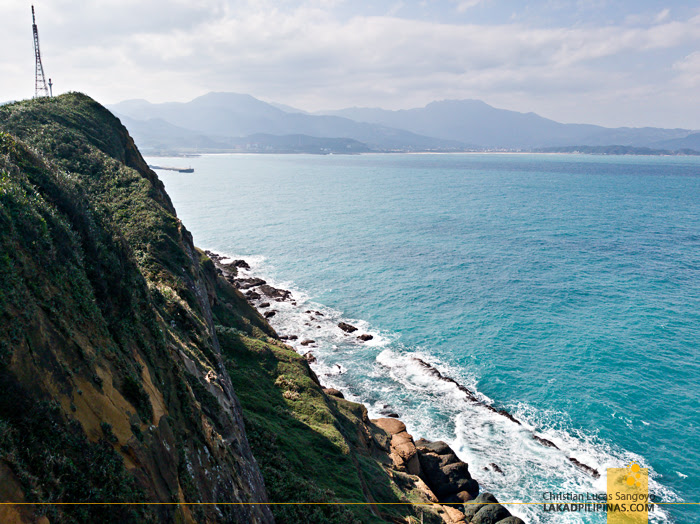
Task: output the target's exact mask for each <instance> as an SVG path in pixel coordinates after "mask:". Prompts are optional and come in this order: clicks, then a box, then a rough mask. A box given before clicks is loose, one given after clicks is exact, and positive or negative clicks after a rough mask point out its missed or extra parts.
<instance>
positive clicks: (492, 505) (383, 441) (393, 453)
mask: <svg viewBox="0 0 700 524" xmlns="http://www.w3.org/2000/svg"><path fill="white" fill-rule="evenodd" d="M204 252H205V254H206V255H207V256H208V257H209V258H210V259H211V260H212V262H213V263H214V266H215V267H216V270H217V273H218V274H219V276H221V277H223V278H224V279H225V280H227V281H228V282H229V283H230V284H232V285H233V286H234V287H236V288H238V290H239V291H240V292H241V293H242V294H243V296H244V297H245V298H246V300H247V301H248V302H249V304H250V305H251V306H252V307H253V308H255V309H256V310H257V311H258V312H259V314H260V315H261V316H262V317H263V318H265V319H266V320H267V321H268V322H271V321H272V327H273V328H275V326H274V320H273V319H274V317H275V316H276V310H275V309H273V308H274V306H275V304H280V303H289V304H291V305H292V306H297V305H298V304H297V301H296V300H295V297H294V294H293V292H292V291H289V290H287V289H282V288H278V287H273V286H272V285H270V284H269V283H268V282H267V281H266V280H264V279H263V278H261V277H260V276H258V275H256V274H254V273H253V272H251V267H250V265H249V264H248V263H247V262H246V261H245V260H243V259H234V258H232V257H229V256H227V255H223V254H219V253H216V252H213V251H211V250H205V251H204ZM305 313H306V314H309V315H310V316H311V319H314V320H318V318H319V317H324V316H325V315H324V314H323V313H322V312H321V311H315V310H307V311H305ZM319 327H320V326H319ZM338 328H339V329H340V330H341V331H342V332H344V334H345V335H346V336H347V337H355V338H356V340H357V343H358V344H363V343H365V342H370V341H372V340H373V339H374V336H373V335H371V334H369V333H364V332H363V331H362V330H361V329H359V328H358V327H356V326H354V325H352V324H349V323H347V322H343V321H341V322H339V323H338ZM275 331H276V330H275ZM277 336H278V340H279V342H280V343H282V344H284V345H285V346H286V347H287V348H289V349H292V350H293V351H295V352H296V353H298V354H300V355H302V356H303V357H304V359H305V361H306V362H307V364H308V366H309V370H310V372H311V373H312V378H313V379H314V381H315V382H316V383H317V384H318V385H319V386H320V387H321V388H322V390H323V392H324V394H325V395H327V396H328V397H333V398H335V399H341V400H346V399H345V395H344V393H343V392H342V391H340V390H339V389H336V388H335V387H332V386H331V385H329V384H328V383H327V382H326V379H327V378H328V377H330V376H332V374H331V373H328V372H327V371H328V370H327V369H324V368H323V367H322V366H319V361H318V359H317V357H316V355H314V353H313V351H314V348H316V347H317V345H316V341H315V340H313V339H302V338H300V337H299V336H298V335H296V334H293V333H285V334H279V333H278V334H277ZM413 358H414V359H415V361H416V362H417V363H418V364H419V365H420V366H422V367H424V368H425V369H426V370H427V371H428V372H429V373H430V374H431V375H433V376H435V377H437V378H438V379H439V380H441V381H444V382H448V383H452V384H454V385H456V386H457V387H458V388H459V389H460V390H461V391H463V392H464V393H465V394H466V397H467V400H468V401H470V402H473V403H476V404H479V405H481V406H483V407H485V408H486V409H489V410H490V411H492V412H494V413H497V414H499V415H501V416H504V417H506V418H508V419H509V420H511V421H513V422H516V423H517V424H520V422H519V421H517V419H515V417H513V416H512V415H511V414H510V413H508V412H507V411H506V410H504V409H497V408H494V407H493V406H491V405H489V404H487V403H485V402H484V401H483V400H481V399H479V398H478V397H477V396H476V395H475V394H474V393H472V392H471V391H470V390H469V389H468V388H466V387H465V386H463V385H461V384H459V383H458V382H457V381H455V380H454V379H452V378H449V377H446V376H444V375H443V374H442V373H441V372H440V371H439V370H438V369H437V368H435V367H434V366H432V365H431V364H429V363H428V362H425V361H424V360H422V359H420V358H417V357H413ZM324 371H325V372H324ZM338 371H339V372H340V373H342V372H343V370H342V369H341V370H338ZM360 405H361V406H362V409H363V410H364V413H365V414H367V413H368V406H366V405H365V404H364V403H360ZM380 415H382V416H380V417H377V418H372V419H369V418H368V416H367V417H366V419H365V420H364V422H365V424H366V425H367V429H368V430H369V433H370V434H371V435H373V436H374V435H376V434H377V429H379V430H381V431H383V432H384V433H385V436H384V437H383V438H382V437H380V438H379V439H375V441H374V442H373V444H374V445H377V446H378V447H379V449H380V450H381V451H383V452H385V453H386V454H387V456H388V460H387V461H386V464H385V466H386V467H388V468H389V469H393V470H394V471H395V472H397V473H402V474H408V475H409V476H412V477H413V481H414V483H415V487H416V488H417V490H418V491H419V492H420V493H421V495H422V497H424V499H425V500H426V502H427V503H428V504H434V505H435V507H436V508H438V509H437V513H438V515H439V516H440V517H441V518H442V520H443V522H444V523H445V524H459V523H465V524H468V523H470V522H472V521H473V522H475V523H476V522H482V521H483V522H492V523H494V524H524V522H525V521H523V520H522V519H521V518H520V517H517V516H514V515H512V514H511V513H510V511H509V510H508V509H506V508H505V507H504V506H502V505H501V504H500V503H499V502H498V499H497V498H496V497H495V496H494V495H493V494H491V493H489V492H488V491H481V489H480V485H479V483H478V480H476V479H474V478H472V476H471V473H470V471H469V465H468V464H467V463H465V462H463V461H462V460H460V459H459V458H458V457H457V455H456V453H455V451H454V450H453V449H452V448H451V447H450V446H449V445H448V444H447V443H446V442H444V441H442V440H438V441H429V440H427V439H425V438H418V439H414V437H413V435H411V434H409V433H408V431H407V428H406V425H405V423H404V422H403V421H402V420H401V419H400V415H399V414H397V413H394V412H393V411H392V410H391V407H390V406H389V405H385V406H384V410H383V411H382V412H380ZM533 438H534V439H535V440H536V441H538V442H540V443H541V444H543V445H545V446H548V447H554V448H557V446H556V445H555V444H554V443H553V442H551V441H549V440H547V439H544V438H542V437H539V436H537V435H536V434H535V433H534V432H533ZM557 449H558V448H557ZM570 460H571V462H572V463H573V464H575V465H577V466H579V467H580V468H581V469H583V470H586V471H588V472H589V473H590V474H591V475H592V476H594V477H596V478H597V477H598V476H599V474H598V472H597V471H596V470H595V469H593V468H590V467H589V466H586V465H585V464H582V463H581V462H579V461H577V460H576V459H573V458H570ZM490 466H491V468H492V469H493V471H495V472H497V473H500V474H504V473H503V471H502V470H501V468H500V467H499V466H498V465H497V464H495V463H491V464H490ZM477 515H479V517H478V518H477ZM473 519H476V520H473ZM483 519H487V520H483Z"/></svg>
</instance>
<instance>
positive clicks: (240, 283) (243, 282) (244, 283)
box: [235, 277, 267, 289]
mask: <svg viewBox="0 0 700 524" xmlns="http://www.w3.org/2000/svg"><path fill="white" fill-rule="evenodd" d="M235 284H236V287H238V289H250V288H251V287H257V286H262V285H265V284H267V282H266V281H265V280H263V279H262V278H257V277H253V278H239V279H236V281H235Z"/></svg>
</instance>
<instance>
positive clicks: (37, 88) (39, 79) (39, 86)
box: [32, 6, 49, 98]
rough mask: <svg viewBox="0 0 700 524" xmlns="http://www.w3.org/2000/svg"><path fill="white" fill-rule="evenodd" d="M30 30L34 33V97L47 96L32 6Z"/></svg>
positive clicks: (47, 91) (37, 31) (47, 90)
mask: <svg viewBox="0 0 700 524" xmlns="http://www.w3.org/2000/svg"><path fill="white" fill-rule="evenodd" d="M32 30H33V31H34V57H35V59H36V70H35V75H34V97H35V98H38V97H40V96H49V88H48V86H47V85H46V77H45V76H44V66H43V65H42V64H41V51H40V50H39V30H38V29H37V28H36V18H35V16H34V6H32Z"/></svg>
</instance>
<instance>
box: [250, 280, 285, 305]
mask: <svg viewBox="0 0 700 524" xmlns="http://www.w3.org/2000/svg"><path fill="white" fill-rule="evenodd" d="M258 290H259V291H260V292H261V293H262V294H264V295H266V296H268V297H270V298H274V299H275V300H277V301H278V302H279V301H282V300H288V299H289V298H291V296H292V293H291V291H287V290H286V289H279V288H276V287H272V286H270V285H269V284H267V283H266V282H265V281H263V282H262V284H260V287H259V289H258Z"/></svg>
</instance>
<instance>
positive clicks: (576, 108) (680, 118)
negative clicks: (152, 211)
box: [0, 0, 700, 129]
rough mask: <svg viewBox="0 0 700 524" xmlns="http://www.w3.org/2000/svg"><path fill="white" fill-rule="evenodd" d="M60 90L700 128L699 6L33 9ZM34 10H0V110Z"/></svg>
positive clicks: (16, 85) (2, 3)
mask: <svg viewBox="0 0 700 524" xmlns="http://www.w3.org/2000/svg"><path fill="white" fill-rule="evenodd" d="M34 4H35V7H36V9H37V23H38V25H39V35H40V38H41V45H42V56H43V60H44V68H45V70H46V73H47V75H48V76H50V77H52V78H53V80H54V84H55V92H58V93H60V92H65V91H69V90H78V91H83V92H85V93H87V94H89V95H91V96H92V97H94V98H96V99H97V100H99V101H101V102H103V103H113V102H118V101H120V100H124V99H129V98H145V99H147V100H150V101H152V102H163V101H173V100H178V101H186V100H189V99H191V98H194V97H196V96H199V95H201V94H204V93H206V92H209V91H233V92H237V93H248V94H251V95H253V96H255V97H257V98H261V99H263V100H267V101H275V102H280V103H284V104H289V105H292V106H295V107H299V108H302V109H306V110H310V111H314V110H320V109H338V108H342V107H349V106H355V105H356V106H371V107H385V108H388V109H400V108H410V107H419V106H423V105H425V104H426V103H428V102H430V101H432V100H442V99H463V98H476V99H481V100H484V101H485V102H487V103H489V104H492V105H494V106H496V107H503V108H507V109H513V110H517V111H526V112H527V111H534V112H536V113H539V114H541V115H543V116H546V117H549V118H553V119H555V120H559V121H563V122H587V123H595V124H602V125H608V126H622V125H632V126H644V125H652V126H664V127H687V128H693V129H700V95H699V93H700V1H698V0H693V1H690V0H672V1H666V2H655V1H649V0H634V1H633V0H538V1H524V0H423V1H415V2H411V1H408V0H405V1H387V2H381V1H362V0H347V1H343V0H309V1H298V2H292V1H284V0H281V1H280V0H278V1H274V2H268V1H266V0H256V1H252V0H250V1H245V0H228V1H226V0H198V1H193V0H170V1H168V2H166V1H162V0H157V1H149V0H89V1H84V2H77V1H68V0H51V1H50V2H48V1H44V2H43V3H42V2H41V1H40V0H37V1H36V2H34ZM30 5H31V2H29V1H18V0H0V44H1V45H0V101H4V100H12V99H20V98H27V97H30V96H32V95H33V91H34V57H33V48H32V34H31V9H30Z"/></svg>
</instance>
